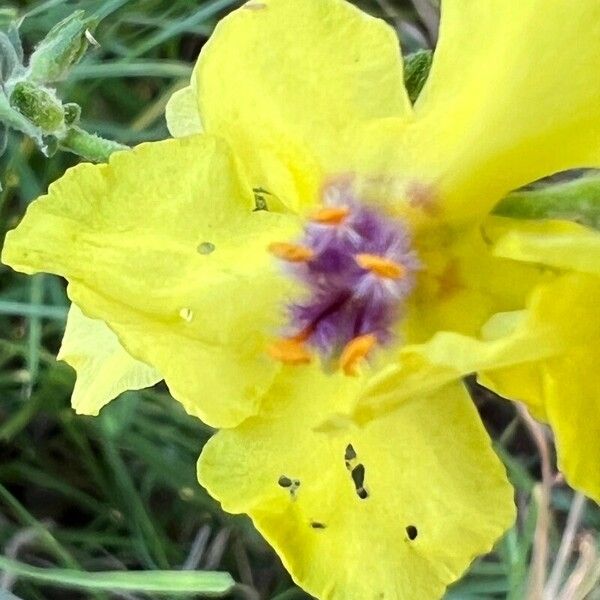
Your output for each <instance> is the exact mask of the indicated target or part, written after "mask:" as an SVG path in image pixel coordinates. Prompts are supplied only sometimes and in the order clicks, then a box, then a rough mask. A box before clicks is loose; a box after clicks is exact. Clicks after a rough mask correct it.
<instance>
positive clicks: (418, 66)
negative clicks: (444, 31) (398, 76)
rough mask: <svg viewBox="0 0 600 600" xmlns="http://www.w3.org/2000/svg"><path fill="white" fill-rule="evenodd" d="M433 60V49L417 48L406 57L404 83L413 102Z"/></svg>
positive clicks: (421, 87)
mask: <svg viewBox="0 0 600 600" xmlns="http://www.w3.org/2000/svg"><path fill="white" fill-rule="evenodd" d="M432 62H433V52H432V51H431V50H417V52H414V53H413V54H409V55H408V56H406V57H405V58H404V84H405V85H406V91H407V92H408V97H409V98H410V101H411V102H413V103H414V102H416V100H417V98H418V97H419V94H420V93H421V90H422V89H423V86H424V85H425V82H426V81H427V77H429V71H430V69H431V64H432Z"/></svg>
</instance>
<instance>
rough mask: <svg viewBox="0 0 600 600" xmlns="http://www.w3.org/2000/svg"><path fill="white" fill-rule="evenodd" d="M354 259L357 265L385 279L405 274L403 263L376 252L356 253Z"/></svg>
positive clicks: (397, 277) (398, 277)
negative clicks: (378, 254)
mask: <svg viewBox="0 0 600 600" xmlns="http://www.w3.org/2000/svg"><path fill="white" fill-rule="evenodd" d="M355 259H356V263H357V264H358V266H359V267H362V268H363V269H365V270H366V271H371V272H372V273H374V274H375V275H378V276H379V277H383V278H385V279H400V278H401V277H404V275H406V268H405V267H404V266H403V265H400V264H398V263H397V262H394V261H393V260H389V259H387V258H383V257H382V256H377V255H376V254H357V255H356V257H355Z"/></svg>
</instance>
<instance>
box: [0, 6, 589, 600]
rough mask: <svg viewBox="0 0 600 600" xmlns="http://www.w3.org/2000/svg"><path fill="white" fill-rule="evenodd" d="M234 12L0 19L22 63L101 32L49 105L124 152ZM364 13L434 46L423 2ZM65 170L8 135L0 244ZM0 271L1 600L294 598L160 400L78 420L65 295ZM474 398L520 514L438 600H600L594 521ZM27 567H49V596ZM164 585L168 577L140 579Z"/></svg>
mask: <svg viewBox="0 0 600 600" xmlns="http://www.w3.org/2000/svg"><path fill="white" fill-rule="evenodd" d="M298 1H301V0H298ZM238 4H239V2H237V0H72V1H68V0H67V1H65V0H44V1H41V0H38V1H31V2H29V1H27V0H23V1H21V2H15V1H13V2H10V1H9V2H6V0H3V2H2V7H3V8H4V7H6V6H12V7H14V8H16V9H18V10H19V12H20V14H21V15H25V16H26V19H25V20H24V21H23V24H22V28H21V31H22V34H23V39H24V42H25V45H26V49H31V48H32V47H33V46H34V45H35V43H36V42H38V41H39V40H40V39H41V38H42V37H43V36H44V34H45V33H46V32H47V31H48V30H49V29H50V28H51V27H52V26H53V25H54V24H55V23H57V22H58V21H59V20H60V19H62V18H64V17H65V16H67V15H68V14H70V13H71V12H72V11H73V10H75V9H85V10H86V11H87V12H88V14H93V15H96V16H97V17H98V18H99V19H101V22H100V25H99V26H98V28H97V30H96V32H95V37H96V38H97V39H98V41H99V42H100V45H101V47H100V48H95V49H91V50H90V51H89V52H88V54H87V55H86V57H85V59H84V60H83V61H82V63H81V64H80V65H79V66H78V67H77V68H76V69H75V70H74V71H73V73H72V75H71V76H70V78H69V79H68V81H67V82H65V83H64V84H62V85H61V86H60V95H61V97H62V98H63V99H64V100H65V101H67V100H68V101H74V102H77V103H79V104H80V105H81V106H82V107H83V110H84V112H83V121H82V124H83V127H84V128H85V129H87V130H88V131H92V132H97V133H99V134H100V135H102V136H106V137H110V138H113V139H115V140H117V141H119V142H122V143H124V144H136V143H139V142H141V141H145V140H155V139H160V138H164V137H166V136H167V135H168V134H167V129H166V126H165V122H164V117H163V113H164V108H165V104H166V101H167V99H168V98H169V96H170V95H171V93H172V92H173V91H175V90H176V89H178V88H179V87H182V86H183V85H184V84H185V83H186V82H187V81H188V79H189V76H190V73H191V67H192V63H193V61H194V60H195V58H196V56H197V54H198V52H199V50H200V48H201V47H202V44H203V43H204V42H205V40H206V39H207V37H208V36H209V35H210V32H211V30H212V28H213V26H214V25H215V23H216V22H217V20H218V19H219V18H220V17H221V16H222V15H223V14H225V13H226V12H227V11H229V10H231V9H233V8H235V7H236V6H237V5H238ZM361 5H362V6H363V8H365V9H366V10H368V11H370V12H371V13H372V14H376V15H379V16H383V17H384V18H386V19H387V20H388V21H389V22H390V23H391V24H392V25H393V26H395V27H396V28H397V29H398V30H400V31H401V33H402V36H403V39H404V40H405V42H406V43H405V50H409V51H412V50H415V49H417V48H418V47H424V46H432V45H434V44H435V39H436V31H437V8H436V6H435V5H434V4H432V3H429V1H428V0H414V2H410V0H406V1H402V0H372V1H369V2H366V1H365V2H364V3H361ZM533 26H534V25H533ZM75 162H77V159H76V157H74V156H71V155H68V154H65V153H58V154H57V155H55V156H54V157H53V158H52V159H46V158H45V157H43V156H42V155H41V154H40V153H39V152H38V151H37V149H36V148H35V147H34V145H33V144H32V143H31V142H30V141H28V140H27V139H23V138H22V137H21V136H19V135H16V134H15V135H12V136H11V137H10V140H9V145H8V149H7V152H6V153H5V154H4V156H3V157H2V158H1V159H0V179H1V181H2V185H3V188H4V189H3V191H2V192H0V241H1V238H2V237H3V235H4V233H5V232H6V230H8V229H10V228H12V227H14V226H15V225H16V224H17V222H18V221H19V219H20V217H21V215H22V214H23V211H24V209H25V207H26V205H27V204H28V202H30V201H31V200H32V199H33V198H35V197H36V196H38V195H39V194H40V193H42V192H43V191H44V190H45V189H46V187H47V185H48V183H49V182H51V181H53V180H55V179H56V178H58V177H59V176H60V175H61V174H62V173H63V172H64V170H65V169H66V168H67V167H69V166H70V165H72V164H74V163H75ZM0 269H1V270H0V555H1V556H0V600H5V599H6V598H13V599H14V598H15V597H17V598H21V599H23V600H52V599H58V598H60V599H65V600H69V599H80V598H85V599H87V598H92V599H94V600H108V599H110V598H116V597H120V598H129V599H133V598H158V597H168V598H170V597H173V593H166V595H160V594H159V593H157V592H149V591H144V590H148V589H151V588H152V587H154V586H155V585H159V584H161V585H166V587H167V588H168V587H169V586H171V587H172V588H174V587H175V586H176V585H177V582H178V581H179V582H181V581H183V578H185V576H186V573H185V572H186V571H192V570H197V569H205V570H223V571H227V572H229V573H231V575H232V576H233V578H234V579H235V581H236V582H238V585H237V586H236V588H235V589H234V590H233V592H231V593H230V595H229V597H238V598H252V599H258V598H274V599H276V600H292V599H301V598H307V597H308V596H306V594H304V593H303V592H302V591H300V590H298V589H297V588H295V587H294V585H293V584H292V582H291V581H290V579H289V577H288V576H287V574H286V573H285V571H284V569H283V568H282V567H281V565H280V563H279V560H278V559H277V557H276V556H275V554H274V553H273V552H272V551H271V550H270V549H269V547H268V546H267V545H266V544H265V543H264V542H263V541H262V540H261V538H260V537H259V536H258V534H257V533H256V532H255V531H254V529H253V527H252V525H251V523H250V522H249V521H248V520H247V519H246V518H239V517H231V516H229V515H226V514H224V513H223V512H221V511H220V509H219V507H218V505H217V504H216V503H215V502H214V501H212V500H211V499H210V498H209V497H208V496H207V494H206V493H205V492H204V491H203V490H202V489H201V488H200V487H199V486H198V484H197V483H196V477H195V462H196V459H197V457H198V454H199V451H200V449H201V447H202V444H203V443H204V442H205V441H206V439H207V438H208V436H209V435H210V431H209V430H208V428H206V427H204V426H203V425H202V424H201V423H199V422H198V421H196V420H194V419H192V418H191V417H188V416H187V415H186V414H185V413H184V412H183V410H182V409H181V408H180V407H179V406H178V404H177V403H175V402H173V401H171V400H170V399H169V397H168V395H167V393H166V392H165V390H164V389H163V388H162V387H157V388H155V389H152V390H149V391H143V392H139V393H138V392H135V393H128V394H125V395H124V397H123V398H122V399H120V400H119V401H118V402H115V403H112V404H111V405H110V406H109V407H108V408H106V409H105V410H104V411H103V412H102V415H101V416H100V417H98V418H95V419H93V418H85V417H76V416H75V415H74V413H73V412H72V411H71V409H70V405H69V396H70V392H71V389H72V387H73V381H74V373H73V372H72V371H71V369H70V368H69V367H67V366H66V365H64V364H62V363H57V362H55V360H54V356H55V354H56V351H57V349H58V347H59V343H60V338H61V334H62V331H63V327H64V323H65V317H66V313H67V299H66V296H65V292H64V285H63V282H62V281H61V280H59V279H57V278H55V277H50V276H37V277H33V278H28V277H24V276H19V275H17V274H15V273H13V272H11V271H10V270H8V269H7V268H5V267H1V268H0ZM157 285H160V282H157ZM473 389H474V398H475V401H476V402H477V405H478V406H479V408H480V410H481V412H482V414H483V416H484V419H485V422H486V424H487V426H488V428H489V430H490V432H491V433H492V435H493V436H494V439H495V440H496V448H497V451H498V453H499V454H500V456H501V457H502V458H503V460H504V461H505V463H506V465H507V467H508V470H509V473H510V476H511V479H512V481H513V483H514V484H515V486H516V489H517V501H518V505H519V508H520V516H519V521H518V524H517V526H516V527H515V528H514V529H513V530H512V531H510V532H509V533H508V534H507V535H506V536H505V538H504V539H503V540H502V541H501V542H500V543H499V544H498V546H497V548H496V551H495V552H494V553H493V554H492V555H490V556H488V557H485V558H483V559H481V560H478V561H477V562H476V563H475V564H474V565H473V567H472V568H471V570H470V572H469V573H468V574H467V576H466V577H465V578H464V579H463V580H462V581H460V582H459V583H457V584H456V585H455V586H454V587H453V588H452V589H451V590H450V591H449V593H448V596H447V597H448V599H452V600H459V599H463V600H476V599H494V598H498V599H500V598H509V599H512V600H519V599H521V598H531V599H535V600H538V599H539V600H553V599H554V598H557V599H558V598H559V599H560V600H576V599H579V598H581V599H583V598H586V597H587V598H590V599H594V598H596V599H599V598H600V590H599V589H598V587H595V582H596V583H597V580H598V578H599V577H600V559H599V550H598V535H597V534H596V533H595V532H597V531H599V529H600V510H599V509H598V507H597V506H595V505H593V504H592V503H591V502H589V501H588V502H586V501H584V499H583V498H582V497H580V496H577V495H574V494H573V492H572V491H571V490H570V489H569V488H568V487H567V486H566V485H564V483H563V482H562V480H561V478H560V476H558V475H557V474H556V470H555V466H554V451H553V447H552V443H551V440H550V438H549V436H548V433H547V432H546V431H545V430H544V429H543V428H541V427H540V426H538V425H536V424H535V423H533V422H531V421H530V420H529V419H528V418H527V416H526V415H524V414H522V413H520V412H519V411H518V409H517V408H515V406H514V405H513V404H509V403H507V402H504V401H502V400H500V399H498V398H495V397H493V396H491V395H490V394H489V393H487V392H484V391H482V390H477V389H475V388H473ZM8 561H13V562H12V563H10V564H12V567H13V570H6V569H7V565H8V564H9V563H8ZM14 561H17V563H18V564H17V565H16V566H17V571H15V570H14V568H15V563H14ZM19 565H21V566H19ZM23 565H33V566H36V567H44V568H47V569H49V570H48V571H45V573H46V579H47V580H45V581H42V580H40V574H39V572H38V571H35V570H34V571H29V570H27V569H26V568H25V567H24V566H23ZM398 568H402V565H398ZM136 569H137V570H140V569H141V570H145V571H148V572H147V573H146V574H144V579H143V581H142V582H141V583H140V582H137V583H136V582H135V581H132V580H127V581H128V584H127V585H124V587H129V589H128V590H122V591H119V592H114V591H110V590H109V591H106V590H103V589H102V588H103V585H104V584H103V581H102V579H101V578H100V577H95V576H93V575H89V574H88V575H86V573H85V572H97V571H115V570H116V571H120V570H136ZM164 569H168V570H172V571H173V573H172V574H171V575H169V576H168V577H167V579H166V580H165V579H160V581H159V580H158V579H157V577H158V575H156V577H154V578H153V576H154V573H153V571H156V570H164ZM368 576H369V574H368V573H365V577H368ZM563 584H564V587H562V589H561V586H563ZM82 585H84V586H87V589H82ZM159 587H160V586H159ZM188 597H198V595H193V594H192V595H188ZM415 600H419V599H418V598H417V599H415Z"/></svg>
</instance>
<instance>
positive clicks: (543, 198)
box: [494, 172, 600, 229]
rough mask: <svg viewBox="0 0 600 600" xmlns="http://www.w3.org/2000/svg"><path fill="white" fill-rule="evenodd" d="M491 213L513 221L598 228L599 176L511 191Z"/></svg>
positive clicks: (599, 211) (599, 224)
mask: <svg viewBox="0 0 600 600" xmlns="http://www.w3.org/2000/svg"><path fill="white" fill-rule="evenodd" d="M494 214H496V215H500V216H502V217H512V218H516V219H562V220H566V221H573V222H575V223H580V224H581V225H586V226H587V227H593V228H594V229H600V173H597V172H594V173H591V174H587V175H584V176H582V177H579V178H578V179H574V180H571V181H567V182H561V183H555V184H546V185H543V186H541V185H540V186H539V187H534V188H532V189H528V190H519V191H517V192H513V193H512V194H510V195H509V196H507V197H506V198H504V200H501V201H500V203H499V204H498V205H497V206H496V208H495V209H494Z"/></svg>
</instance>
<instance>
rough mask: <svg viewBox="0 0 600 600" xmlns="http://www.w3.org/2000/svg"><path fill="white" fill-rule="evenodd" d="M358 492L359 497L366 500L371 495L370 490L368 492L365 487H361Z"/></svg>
mask: <svg viewBox="0 0 600 600" xmlns="http://www.w3.org/2000/svg"><path fill="white" fill-rule="evenodd" d="M356 493H357V494H358V497H359V498H360V499H361V500H366V499H367V498H368V497H369V492H367V490H365V488H360V489H358V490H356Z"/></svg>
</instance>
